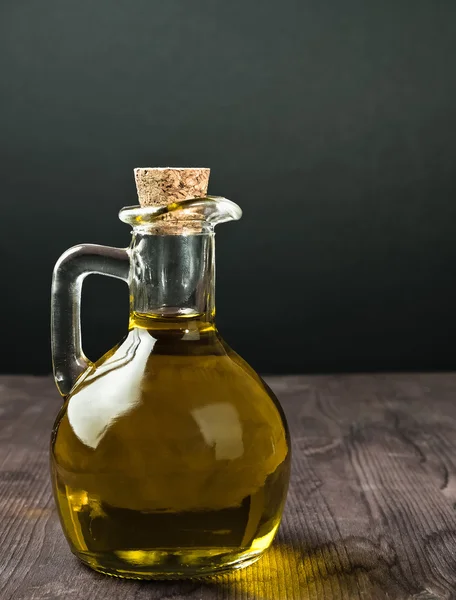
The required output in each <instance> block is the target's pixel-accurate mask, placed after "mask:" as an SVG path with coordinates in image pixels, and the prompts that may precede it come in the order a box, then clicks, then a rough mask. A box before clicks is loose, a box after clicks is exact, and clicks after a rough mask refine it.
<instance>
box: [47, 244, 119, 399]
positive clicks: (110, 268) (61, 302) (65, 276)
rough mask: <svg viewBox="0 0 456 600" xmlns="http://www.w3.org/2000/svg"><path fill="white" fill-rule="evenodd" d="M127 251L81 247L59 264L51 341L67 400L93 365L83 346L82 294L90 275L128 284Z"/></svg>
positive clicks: (60, 385)
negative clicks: (79, 379)
mask: <svg viewBox="0 0 456 600" xmlns="http://www.w3.org/2000/svg"><path fill="white" fill-rule="evenodd" d="M129 267H130V257H129V252H128V250H127V249H124V248H111V247H109V246H98V245H96V244H81V245H79V246H74V247H73V248H70V249H69V250H67V251H66V252H65V253H64V254H62V256H61V257H60V258H59V260H58V261H57V264H56V265H55V268H54V274H53V278H52V294H51V340H52V363H53V368H54V378H55V383H56V385H57V387H58V389H59V392H60V393H61V394H62V396H66V395H67V394H68V393H69V392H70V390H71V388H72V387H73V385H74V383H75V381H76V379H77V378H78V377H79V375H80V374H81V373H83V372H84V371H85V370H86V369H87V367H88V366H89V365H90V364H91V363H90V361H89V360H88V359H87V358H86V356H85V355H84V352H83V350H82V345H81V290H82V282H83V281H84V279H85V278H86V277H87V275H92V274H99V275H108V277H115V278H116V279H122V280H123V281H125V282H127V283H128V275H129Z"/></svg>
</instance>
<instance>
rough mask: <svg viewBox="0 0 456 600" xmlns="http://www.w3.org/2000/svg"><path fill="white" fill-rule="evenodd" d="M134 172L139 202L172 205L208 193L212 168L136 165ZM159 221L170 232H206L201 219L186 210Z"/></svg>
mask: <svg viewBox="0 0 456 600" xmlns="http://www.w3.org/2000/svg"><path fill="white" fill-rule="evenodd" d="M134 173H135V182H136V190H137V192H138V199H139V204H140V205H141V206H142V207H143V208H145V207H147V206H168V205H169V204H172V203H173V202H179V201H181V200H191V199H193V198H205V197H206V196H207V186H208V184H209V174H210V169H206V168H190V167H189V168H179V167H150V168H149V167H143V168H136V169H135V170H134ZM158 223H160V230H161V232H162V233H163V234H166V235H179V234H181V233H183V232H187V233H199V232H200V231H202V224H201V221H200V220H198V218H197V217H196V216H192V215H189V214H188V213H186V212H185V211H176V212H170V213H168V214H165V215H163V216H162V217H160V218H159V219H158V220H157V224H158Z"/></svg>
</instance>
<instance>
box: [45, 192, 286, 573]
mask: <svg viewBox="0 0 456 600" xmlns="http://www.w3.org/2000/svg"><path fill="white" fill-rule="evenodd" d="M241 214H242V213H241V210H240V208H239V207H238V206H237V205H236V204H234V203H233V202H230V201H229V200H226V199H224V198H219V197H206V198H199V199H188V200H184V201H178V202H171V203H170V204H168V205H167V206H152V207H145V208H140V207H128V208H124V209H122V210H121V211H120V219H121V220H122V221H123V222H125V223H128V224H129V225H131V226H132V228H133V232H132V242H131V245H130V246H129V248H127V249H119V248H109V247H105V246H98V245H88V244H87V245H80V246H76V247H74V248H71V249H70V250H68V251H67V252H66V253H65V254H64V255H63V256H62V257H61V258H60V259H59V261H58V263H57V265H56V268H55V271H54V278H53V293H52V350H53V362H54V374H55V380H56V383H57V386H58V388H59V390H60V392H61V394H62V395H63V397H64V404H63V406H62V407H61V410H60V412H59V414H58V417H57V420H56V423H55V426H54V430H53V434H52V442H51V471H52V482H53V489H54V495H55V500H56V504H57V507H58V512H59V515H60V520H61V523H62V527H63V530H64V533H65V535H66V538H67V540H68V542H69V545H70V547H71V550H72V551H73V553H74V554H75V555H76V556H77V557H79V558H80V559H81V560H82V561H83V562H84V563H86V564H87V565H89V566H90V567H92V568H93V569H95V570H97V571H100V572H103V573H106V574H109V575H115V576H119V577H131V578H145V579H147V578H187V577H201V576H204V575H211V574H215V573H218V572H222V571H225V570H230V569H234V568H239V567H243V566H247V565H249V564H251V563H252V562H254V561H255V560H257V559H258V558H259V557H260V556H261V554H262V553H263V552H264V551H265V550H266V549H267V548H268V546H269V545H270V544H271V542H272V540H273V538H274V535H275V532H276V530H277V528H278V526H279V522H280V518H281V514H282V509H283V505H284V502H285V497H286V492H287V487H288V479H289V467H290V446H289V437H288V430H287V426H286V422H285V418H284V415H283V413H282V410H281V408H280V405H279V403H278V401H277V399H276V398H275V396H274V395H273V393H272V392H271V390H270V389H269V388H268V387H267V386H266V384H265V383H264V382H263V381H262V380H261V378H260V377H259V376H258V375H257V374H256V373H255V372H254V371H253V369H252V368H251V367H249V366H248V365H247V363H246V362H245V361H244V360H242V358H240V357H239V356H238V355H237V354H236V353H235V352H234V351H233V350H231V348H229V347H228V345H227V344H226V343H225V342H224V341H223V339H222V338H221V336H220V334H219V333H218V331H217V329H216V326H215V321H214V316H215V305H214V227H215V225H217V224H218V223H223V222H226V221H230V220H233V219H239V218H240V216H241ZM92 273H98V274H103V275H108V276H111V277H116V278H119V279H122V280H124V281H125V282H127V283H128V285H129V288H130V323H129V331H128V333H127V335H126V336H125V338H124V339H123V340H122V341H121V342H120V343H119V344H118V345H117V346H115V347H114V348H113V349H112V350H110V351H109V352H107V353H106V354H105V355H104V356H103V357H102V358H100V359H99V360H98V361H96V362H91V361H90V360H88V359H87V358H86V357H85V356H84V354H83V351H82V348H81V335H80V321H79V318H80V315H79V313H80V295H81V286H82V281H83V279H84V277H85V276H87V275H89V274H92Z"/></svg>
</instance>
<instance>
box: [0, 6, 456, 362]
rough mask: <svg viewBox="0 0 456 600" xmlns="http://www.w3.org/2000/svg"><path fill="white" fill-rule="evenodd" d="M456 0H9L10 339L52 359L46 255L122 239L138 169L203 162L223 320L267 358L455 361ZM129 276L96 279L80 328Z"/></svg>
mask: <svg viewBox="0 0 456 600" xmlns="http://www.w3.org/2000/svg"><path fill="white" fill-rule="evenodd" d="M455 60H456V2H454V0H448V1H444V0H413V1H412V0H370V1H366V0H344V1H341V0H323V1H322V0H306V1H302V0H299V1H298V0H295V1H292V0H281V1H280V2H268V1H256V2H253V1H248V0H242V1H241V0H229V1H227V0H225V1H223V2H220V1H218V0H207V1H198V0H191V1H190V0H179V1H176V0H161V1H158V0H115V1H113V0H109V1H108V0H96V2H94V1H93V0H78V1H77V2H75V1H71V2H70V1H68V0H39V1H37V0H1V2H0V73H1V77H0V198H1V202H2V205H1V213H0V252H1V256H0V260H1V263H0V264H1V276H2V279H1V289H2V293H1V295H0V320H1V323H0V327H1V329H0V336H1V337H0V341H1V367H0V370H1V371H3V372H5V373H21V372H30V373H46V372H49V371H50V366H51V362H50V352H49V296H50V281H51V272H52V267H53V265H54V263H55V261H56V260H57V258H58V256H59V255H60V254H61V253H62V252H63V251H64V250H65V249H66V248H68V247H69V246H72V245H74V244H76V243H80V242H98V243H101V244H108V245H116V246H126V245H127V244H128V243H129V230H128V227H127V226H126V225H124V224H121V223H120V222H119V221H118V220H117V211H118V209H120V208H121V207H122V206H124V205H128V204H135V203H136V197H135V188H134V182H133V177H132V170H133V168H134V167H135V166H166V165H171V166H210V167H211V168H212V176H211V184H210V188H209V190H210V192H211V193H212V194H218V195H224V196H226V197H228V198H231V199H233V200H235V201H236V202H238V203H239V204H240V205H241V206H242V208H243V209H244V218H243V220H242V221H240V222H239V223H232V224H229V225H222V226H220V228H219V231H218V236H217V266H218V280H217V286H218V287H217V307H218V325H219V328H220V329H221V331H222V333H223V334H224V336H225V338H226V339H227V340H228V341H229V342H230V343H231V345H232V346H233V347H234V348H235V349H236V350H237V351H238V352H239V353H240V354H242V355H243V356H244V357H245V358H246V359H247V360H248V361H249V362H251V363H252V364H253V365H254V366H255V367H256V368H257V369H259V370H261V371H263V372H269V373H273V372H277V373H281V372H283V373H284V372H304V371H305V372H309V371H345V370H369V371H371V370H381V369H389V370H391V369H447V368H454V367H456V350H455V342H456V314H455V307H456V284H455V281H454V279H455V273H454V271H455V266H456V231H455V228H456V171H455V164H456V133H455V132H456V74H455V73H456V70H455ZM127 296H128V291H127V288H126V286H124V284H122V283H121V282H116V281H114V280H110V279H108V278H100V277H98V278H96V277H93V278H89V280H88V281H87V282H86V284H85V291H84V298H83V303H84V308H83V317H84V331H83V333H84V344H85V350H86V353H87V354H88V355H89V356H90V357H91V358H96V357H97V356H98V355H100V354H101V353H102V352H103V351H105V350H107V349H108V348H109V347H110V346H112V345H114V344H115V343H116V342H117V341H118V340H119V339H120V338H121V337H122V335H123V332H124V331H125V328H126V324H127V317H128V314H127V313H128V301H127Z"/></svg>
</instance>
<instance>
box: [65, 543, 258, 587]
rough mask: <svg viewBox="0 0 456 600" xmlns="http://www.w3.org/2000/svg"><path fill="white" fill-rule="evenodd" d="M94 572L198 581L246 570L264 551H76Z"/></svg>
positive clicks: (139, 577)
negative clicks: (233, 571)
mask: <svg viewBox="0 0 456 600" xmlns="http://www.w3.org/2000/svg"><path fill="white" fill-rule="evenodd" d="M74 554H75V555H76V556H77V557H78V558H79V560H80V561H81V562H83V563H84V564H85V565H87V566H88V567H90V568H91V569H93V570H95V571H97V572H98V573H102V574H103V575H110V576H111V577H120V578H122V579H159V580H165V579H199V578H207V577H213V576H216V575H220V574H223V573H226V572H229V571H232V570H236V569H243V568H244V567H248V566H249V565H251V564H253V563H254V562H256V561H257V560H259V559H260V558H261V556H262V554H263V552H262V551H252V550H250V551H249V550H246V551H243V552H242V551H233V550H232V549H229V548H211V549H210V550H208V549H206V548H192V549H191V550H190V549H189V550H176V551H170V550H168V549H154V550H144V549H143V550H119V551H113V552H109V553H107V552H74Z"/></svg>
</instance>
